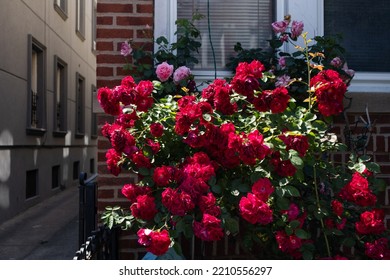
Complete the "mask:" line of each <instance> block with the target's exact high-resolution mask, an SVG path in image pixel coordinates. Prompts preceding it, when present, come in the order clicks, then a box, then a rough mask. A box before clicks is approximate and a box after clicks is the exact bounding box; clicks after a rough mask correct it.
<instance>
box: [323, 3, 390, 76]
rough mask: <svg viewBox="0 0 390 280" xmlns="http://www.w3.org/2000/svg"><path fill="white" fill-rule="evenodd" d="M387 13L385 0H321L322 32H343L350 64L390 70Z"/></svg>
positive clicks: (356, 67) (363, 68) (360, 68)
mask: <svg viewBox="0 0 390 280" xmlns="http://www.w3.org/2000/svg"><path fill="white" fill-rule="evenodd" d="M389 14H390V5H389V2H388V1H387V0H377V1H374V2H371V1H367V0H344V1H339V0H327V1H324V33H325V35H335V34H341V35H342V37H343V41H342V45H343V46H344V47H345V49H346V51H347V53H346V56H347V63H348V66H349V68H351V69H354V70H355V71H361V72H365V71H366V72H390V55H389V53H390V44H389V42H390V33H389V32H388V30H389V29H390V21H389V19H388V15H389Z"/></svg>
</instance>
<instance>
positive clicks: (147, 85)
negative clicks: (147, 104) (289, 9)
mask: <svg viewBox="0 0 390 280" xmlns="http://www.w3.org/2000/svg"><path fill="white" fill-rule="evenodd" d="M153 89H154V86H153V83H152V82H151V81H140V82H139V83H138V85H137V87H136V88H135V90H136V91H137V93H138V94H139V95H141V96H142V97H148V96H150V95H151V94H152V92H153Z"/></svg>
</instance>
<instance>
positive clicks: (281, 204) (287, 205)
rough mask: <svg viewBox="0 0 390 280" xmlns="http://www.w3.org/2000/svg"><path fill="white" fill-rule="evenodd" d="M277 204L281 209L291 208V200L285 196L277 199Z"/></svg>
mask: <svg viewBox="0 0 390 280" xmlns="http://www.w3.org/2000/svg"><path fill="white" fill-rule="evenodd" d="M276 205H277V206H278V207H279V208H280V209H281V210H288V209H289V208H290V201H289V200H288V199H286V198H284V197H280V198H278V199H277V200H276Z"/></svg>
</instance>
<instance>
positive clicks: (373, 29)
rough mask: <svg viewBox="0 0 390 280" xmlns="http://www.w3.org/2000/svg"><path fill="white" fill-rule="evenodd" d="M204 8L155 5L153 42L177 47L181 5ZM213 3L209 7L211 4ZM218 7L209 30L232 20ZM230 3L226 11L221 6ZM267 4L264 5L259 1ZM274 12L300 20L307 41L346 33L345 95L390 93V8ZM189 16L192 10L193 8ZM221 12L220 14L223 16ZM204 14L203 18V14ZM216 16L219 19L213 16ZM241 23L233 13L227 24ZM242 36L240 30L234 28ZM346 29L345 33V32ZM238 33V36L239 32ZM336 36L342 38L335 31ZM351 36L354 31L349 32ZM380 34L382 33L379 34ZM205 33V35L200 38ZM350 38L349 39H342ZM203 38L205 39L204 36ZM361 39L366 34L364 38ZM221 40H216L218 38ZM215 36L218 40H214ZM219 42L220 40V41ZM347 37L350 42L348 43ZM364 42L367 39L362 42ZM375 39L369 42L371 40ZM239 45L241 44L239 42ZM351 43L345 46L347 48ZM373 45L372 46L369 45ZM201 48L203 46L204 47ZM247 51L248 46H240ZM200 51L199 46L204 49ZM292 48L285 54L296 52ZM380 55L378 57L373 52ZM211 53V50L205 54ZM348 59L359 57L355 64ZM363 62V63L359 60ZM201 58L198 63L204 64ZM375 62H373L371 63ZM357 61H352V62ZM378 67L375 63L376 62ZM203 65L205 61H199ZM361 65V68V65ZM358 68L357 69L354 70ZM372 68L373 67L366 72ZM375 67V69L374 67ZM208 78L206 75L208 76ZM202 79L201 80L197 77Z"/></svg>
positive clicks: (317, 5)
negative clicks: (163, 40) (349, 73)
mask: <svg viewBox="0 0 390 280" xmlns="http://www.w3.org/2000/svg"><path fill="white" fill-rule="evenodd" d="M202 2H207V0H203V1H200V0H193V1H189V0H155V25H154V26H155V34H154V35H155V38H157V37H159V36H165V37H167V38H168V40H169V41H170V42H174V41H175V36H174V32H175V20H176V19H177V16H178V15H180V14H182V13H185V11H182V10H181V8H180V10H179V7H181V6H180V5H184V4H186V3H187V5H189V4H188V3H191V7H195V6H196V5H198V4H197V3H202ZM213 2H216V1H214V0H213V1H210V4H211V3H213ZM218 2H221V4H220V6H219V11H220V12H218V13H216V12H211V20H212V22H211V28H212V32H213V29H214V30H216V29H215V28H216V27H215V26H216V23H215V22H214V17H217V16H219V17H222V16H223V17H226V18H229V17H231V16H230V15H229V13H226V12H225V9H228V8H227V7H228V6H230V5H234V4H231V3H230V1H218ZM227 2H229V5H227V4H225V3H227ZM236 2H237V3H238V4H236V8H237V11H239V8H242V7H241V6H244V5H248V4H247V2H251V1H247V0H245V1H236ZM258 2H259V3H265V2H266V1H261V0H259V1H258ZM269 2H270V3H273V4H274V6H273V7H270V8H269V9H272V10H273V11H275V12H274V14H275V18H273V19H272V21H274V20H281V19H283V17H284V16H285V15H287V14H290V15H291V16H292V18H293V19H296V20H301V21H303V22H304V24H305V31H307V32H308V37H309V38H312V37H314V36H317V35H319V36H321V35H324V34H330V33H344V38H345V39H344V41H343V45H344V46H346V50H347V51H348V52H349V54H348V61H350V62H348V66H349V67H350V68H351V69H353V70H355V71H356V74H355V77H354V79H353V80H352V83H351V86H350V87H349V91H352V92H354V91H355V92H389V91H390V71H389V68H390V66H389V65H390V64H389V63H388V62H389V59H390V58H389V56H388V53H389V48H390V46H389V45H388V42H389V41H390V38H389V36H390V34H389V33H388V32H386V31H385V30H388V27H389V25H390V21H388V20H387V18H386V15H388V14H389V9H390V7H389V5H388V3H387V2H388V1H386V0H379V1H375V5H374V4H372V3H371V2H367V1H364V0H358V1H354V0H346V1H336V0H326V1H324V0H317V1H313V0H288V1H287V0H276V1H269ZM191 9H192V10H193V8H191ZM222 11H223V12H222ZM265 11H267V12H268V13H269V14H271V10H265V8H264V7H262V8H261V9H260V8H259V13H260V12H261V13H266V12H265ZM203 13H204V12H203ZM215 13H216V15H217V16H215ZM238 17H240V19H241V20H242V22H245V21H246V20H243V19H246V18H247V16H246V15H245V14H244V15H242V14H241V15H240V16H238V13H234V15H233V17H231V18H230V19H229V20H233V19H235V18H238ZM237 28H238V29H237V30H240V29H239V28H240V26H237ZM259 29H265V30H271V27H270V25H263V26H259ZM343 29H345V30H343ZM237 30H236V32H235V34H237V33H241V31H237ZM338 30H340V32H339V31H338ZM351 30H353V31H351ZM381 31H382V32H381ZM203 33H204V32H203ZM347 33H349V34H348V35H346V34H347ZM206 34H207V33H206ZM363 34H367V36H366V35H363ZM218 36H219V35H218ZM218 36H216V37H217V38H218ZM221 36H222V35H221ZM349 36H351V38H348V37H349ZM364 36H366V37H364ZM202 37H203V40H206V41H207V37H208V36H204V35H203V36H202ZM372 37H374V39H375V40H374V39H373V41H371V39H369V40H368V39H367V38H372ZM241 41H244V40H243V39H241ZM348 41H349V42H348ZM372 42H374V43H372ZM203 43H204V42H202V44H203ZM213 44H214V45H215V46H217V47H218V44H219V45H220V46H221V45H222V44H221V43H220V42H218V41H216V40H215V39H213ZM244 47H247V46H244ZM202 49H203V46H202ZM294 50H295V49H294V48H293V47H292V46H291V47H290V48H289V47H287V48H286V49H285V50H284V51H294ZM377 50H378V51H377ZM206 52H207V53H209V50H207V51H206ZM352 56H355V57H358V59H353V58H352ZM363 56H364V57H363ZM203 57H204V54H202V57H201V59H203ZM373 57H375V58H373ZM354 60H355V61H354ZM378 61H379V62H378ZM202 63H203V61H202ZM364 64H365V65H364ZM354 65H356V67H355V66H354ZM370 65H371V66H370ZM376 66H378V67H376ZM193 72H194V74H195V76H196V77H198V78H199V79H200V80H206V79H210V78H213V76H211V75H210V73H209V74H208V75H205V76H203V75H204V74H205V73H207V71H193ZM209 72H210V71H209ZM199 74H201V75H199ZM228 74H229V73H226V72H225V73H224V72H219V73H218V76H220V77H223V76H227V75H228Z"/></svg>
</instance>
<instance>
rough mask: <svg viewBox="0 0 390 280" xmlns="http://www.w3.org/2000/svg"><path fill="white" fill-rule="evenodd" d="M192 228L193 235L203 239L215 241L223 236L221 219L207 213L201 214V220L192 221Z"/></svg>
mask: <svg viewBox="0 0 390 280" xmlns="http://www.w3.org/2000/svg"><path fill="white" fill-rule="evenodd" d="M193 230H194V234H195V236H196V237H198V238H200V239H202V240H204V241H217V240H221V239H222V237H223V236H224V233H223V229H222V227H221V220H220V219H218V218H216V217H214V216H212V215H209V214H203V218H202V221H201V222H197V221H194V223H193Z"/></svg>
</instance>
